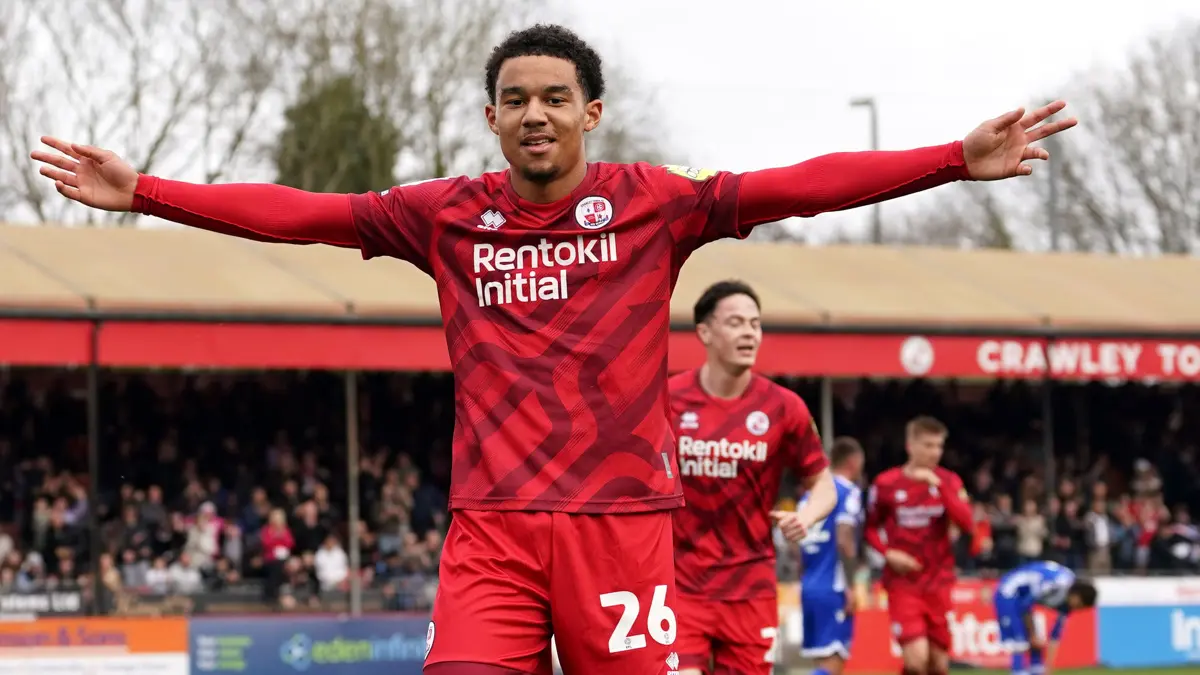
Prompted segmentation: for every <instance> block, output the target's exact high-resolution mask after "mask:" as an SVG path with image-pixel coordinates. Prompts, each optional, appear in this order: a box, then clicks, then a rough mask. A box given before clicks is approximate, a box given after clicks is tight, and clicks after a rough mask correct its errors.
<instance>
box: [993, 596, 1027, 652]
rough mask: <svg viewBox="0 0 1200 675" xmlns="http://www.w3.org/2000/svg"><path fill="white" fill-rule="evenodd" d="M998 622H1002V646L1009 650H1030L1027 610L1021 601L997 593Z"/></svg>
mask: <svg viewBox="0 0 1200 675" xmlns="http://www.w3.org/2000/svg"><path fill="white" fill-rule="evenodd" d="M995 604H996V623H998V624H1000V646H1001V648H1002V649H1004V650H1005V651H1009V652H1024V651H1029V634H1028V633H1027V632H1026V630H1025V619H1024V616H1025V612H1024V610H1023V609H1022V607H1021V605H1020V603H1018V602H1017V601H1016V600H1013V599H1011V598H1006V597H1004V596H1002V595H1000V594H998V593H997V594H996V600H995Z"/></svg>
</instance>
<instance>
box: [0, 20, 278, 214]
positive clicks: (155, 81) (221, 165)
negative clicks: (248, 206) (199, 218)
mask: <svg viewBox="0 0 1200 675" xmlns="http://www.w3.org/2000/svg"><path fill="white" fill-rule="evenodd" d="M3 5H4V8H5V9H4V12H5V19H6V20H5V21H4V22H3V24H0V25H2V26H3V27H4V28H3V30H4V31H5V33H6V34H5V36H4V37H5V39H4V41H3V43H4V46H3V47H2V49H3V50H4V58H3V62H4V63H3V64H2V65H0V69H2V72H3V74H2V75H0V80H2V81H3V84H0V91H3V96H4V103H3V105H4V111H5V113H6V114H5V115H4V116H3V122H2V123H0V135H2V136H3V139H2V140H0V147H2V148H3V149H4V150H5V152H4V153H3V156H2V157H0V176H8V177H13V178H15V180H14V181H12V182H11V183H10V182H8V181H5V182H6V183H7V184H9V185H13V184H15V185H16V186H17V187H16V188H15V190H16V192H17V194H16V199H15V200H13V201H16V202H17V203H18V204H19V206H18V207H17V212H16V213H15V214H13V210H12V209H11V208H10V209H8V210H7V211H6V212H7V214H8V215H10V217H11V216H12V215H16V216H18V217H21V216H24V217H28V218H33V219H35V220H37V221H39V222H52V221H59V222H66V221H70V220H73V219H75V218H78V217H80V216H82V217H83V218H85V219H87V222H97V221H105V219H108V220H107V221H106V222H122V223H127V222H131V217H130V215H129V214H122V215H119V216H118V215H111V214H101V213H98V212H96V211H94V210H90V209H88V210H81V209H71V207H70V206H69V205H68V204H67V203H66V202H63V201H62V200H59V199H57V197H56V196H55V195H54V194H53V190H52V189H51V188H50V187H49V186H48V185H47V184H46V182H45V181H38V180H33V178H32V176H31V169H30V164H29V162H28V160H27V155H28V152H29V150H31V149H32V148H33V146H34V145H35V144H36V143H37V137H38V136H39V135H40V134H42V133H51V134H57V135H63V136H66V137H69V138H72V139H78V140H81V141H85V142H94V143H101V144H104V145H107V146H110V147H113V148H114V149H117V150H119V151H120V153H121V154H122V155H123V156H125V157H126V158H128V159H129V160H130V161H131V162H132V163H133V164H134V166H135V167H136V168H137V169H139V170H140V171H146V172H149V171H159V170H165V171H171V172H173V173H178V172H179V171H180V170H181V169H185V168H197V167H198V168H199V173H200V175H198V176H194V177H195V178H198V179H201V180H206V181H216V180H219V179H221V178H222V177H224V176H225V175H226V174H227V173H228V172H230V171H234V170H236V169H237V167H238V165H239V164H238V163H239V161H240V160H242V159H244V158H245V156H246V155H247V154H248V153H250V152H252V151H253V150H254V148H252V147H251V145H250V144H249V143H247V139H248V138H250V137H252V135H253V130H254V128H255V126H256V125H257V124H259V123H260V122H262V121H263V118H264V112H265V111H264V108H265V103H266V99H267V97H268V94H269V93H270V92H271V90H272V85H273V83H274V77H275V73H276V72H277V70H276V67H275V66H276V62H277V61H278V60H279V59H280V57H281V46H282V47H286V45H281V44H280V43H279V42H277V41H274V40H268V39H263V33H262V30H263V28H264V26H265V25H266V24H264V22H265V21H269V20H270V19H271V18H272V17H273V16H274V15H275V14H276V12H279V11H282V10H283V9H284V7H285V3H284V2H283V0H124V1H122V0H5V2H4V3H3ZM11 189H13V188H10V190H11ZM22 212H23V213H22Z"/></svg>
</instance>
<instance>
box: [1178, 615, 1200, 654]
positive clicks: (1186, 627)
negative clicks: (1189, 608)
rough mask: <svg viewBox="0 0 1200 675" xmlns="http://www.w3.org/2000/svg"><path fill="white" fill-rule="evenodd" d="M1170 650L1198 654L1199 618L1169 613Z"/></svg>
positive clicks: (1199, 646) (1199, 641)
mask: <svg viewBox="0 0 1200 675" xmlns="http://www.w3.org/2000/svg"><path fill="white" fill-rule="evenodd" d="M1171 648H1172V649H1174V650H1175V651H1177V652H1184V653H1185V654H1195V653H1197V652H1200V616H1195V615H1188V614H1185V613H1184V611H1183V610H1182V609H1177V610H1175V611H1173V612H1171Z"/></svg>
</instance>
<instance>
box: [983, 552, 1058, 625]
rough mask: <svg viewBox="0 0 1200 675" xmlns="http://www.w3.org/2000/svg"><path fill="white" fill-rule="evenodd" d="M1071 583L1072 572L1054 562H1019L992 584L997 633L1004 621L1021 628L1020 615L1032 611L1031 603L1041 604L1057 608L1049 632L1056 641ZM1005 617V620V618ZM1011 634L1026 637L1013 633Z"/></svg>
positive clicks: (1021, 616)
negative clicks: (1055, 616) (1054, 619)
mask: <svg viewBox="0 0 1200 675" xmlns="http://www.w3.org/2000/svg"><path fill="white" fill-rule="evenodd" d="M1074 583H1075V573H1074V572H1072V571H1071V570H1069V569H1067V568H1066V567H1063V566H1062V565H1059V564H1058V563H1055V562H1047V561H1042V562H1032V563H1027V564H1024V565H1021V566H1020V567H1018V568H1016V569H1014V570H1013V571H1011V572H1009V573H1008V574H1005V575H1004V576H1003V577H1001V578H1000V583H999V584H997V585H996V597H995V603H996V617H997V619H999V621H1000V628H1001V632H1004V628H1005V624H1006V623H1008V624H1012V625H1013V626H1014V632H1017V630H1018V629H1017V626H1021V628H1020V629H1019V630H1020V631H1023V630H1024V628H1023V623H1022V621H1023V617H1024V616H1025V615H1026V614H1028V613H1030V612H1032V611H1033V607H1034V605H1041V606H1043V607H1047V608H1049V609H1053V610H1057V611H1058V613H1059V615H1058V621H1057V622H1055V624H1054V629H1053V630H1052V631H1051V633H1050V639H1052V640H1057V639H1059V637H1060V636H1061V634H1062V628H1063V623H1064V620H1065V618H1066V615H1067V612H1068V611H1069V608H1068V607H1067V595H1069V594H1070V591H1071V585H1072V584H1074ZM1006 620H1007V621H1006ZM1013 637H1017V638H1018V640H1017V641H1020V640H1019V637H1026V638H1027V636H1023V635H1022V636H1017V635H1014V636H1013Z"/></svg>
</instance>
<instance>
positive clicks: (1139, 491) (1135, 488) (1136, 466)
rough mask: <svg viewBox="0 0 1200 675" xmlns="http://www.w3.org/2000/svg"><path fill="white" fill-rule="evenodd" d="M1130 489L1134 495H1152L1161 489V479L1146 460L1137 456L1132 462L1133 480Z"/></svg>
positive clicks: (1143, 496)
mask: <svg viewBox="0 0 1200 675" xmlns="http://www.w3.org/2000/svg"><path fill="white" fill-rule="evenodd" d="M1130 490H1131V491H1132V492H1133V496H1134V497H1142V498H1145V497H1153V496H1155V495H1157V494H1158V493H1159V492H1161V491H1162V480H1161V479H1160V478H1159V477H1158V472H1157V471H1155V470H1154V465H1152V464H1151V463H1150V462H1149V461H1148V460H1146V459H1142V458H1139V459H1138V460H1137V461H1136V462H1134V463H1133V480H1132V481H1130Z"/></svg>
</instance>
